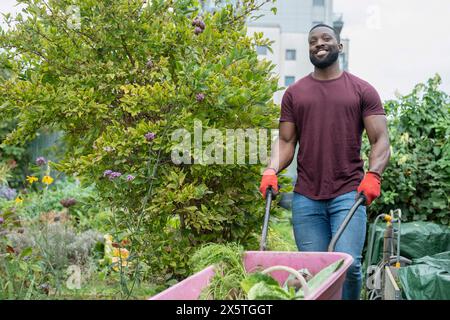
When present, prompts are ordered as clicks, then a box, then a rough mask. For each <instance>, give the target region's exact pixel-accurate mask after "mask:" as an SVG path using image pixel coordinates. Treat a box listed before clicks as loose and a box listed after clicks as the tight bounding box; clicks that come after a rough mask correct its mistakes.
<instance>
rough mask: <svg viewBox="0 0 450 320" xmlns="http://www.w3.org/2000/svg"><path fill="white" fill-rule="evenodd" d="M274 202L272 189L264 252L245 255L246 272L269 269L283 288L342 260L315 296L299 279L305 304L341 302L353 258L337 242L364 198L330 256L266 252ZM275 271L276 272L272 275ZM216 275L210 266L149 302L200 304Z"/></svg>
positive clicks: (316, 291)
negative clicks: (303, 272)
mask: <svg viewBox="0 0 450 320" xmlns="http://www.w3.org/2000/svg"><path fill="white" fill-rule="evenodd" d="M271 201H272V192H271V190H270V189H269V190H268V193H267V196H266V214H265V217H264V226H263V232H262V237H261V244H260V250H261V251H246V252H245V253H244V257H243V262H244V267H245V269H246V271H247V272H253V271H256V270H261V269H266V271H268V272H269V273H270V274H271V276H272V277H273V278H274V279H275V280H277V281H278V283H279V284H280V285H283V284H284V282H285V281H286V279H287V278H288V276H289V274H290V273H293V274H295V270H299V269H303V268H306V269H308V270H309V271H310V272H311V273H312V274H313V275H314V274H316V273H318V272H319V271H320V270H322V269H323V268H325V267H327V266H329V265H330V264H332V263H334V262H336V261H338V260H340V259H343V260H344V263H343V265H342V266H341V267H340V268H339V269H338V270H337V271H336V272H334V273H333V274H332V275H331V276H330V277H329V278H328V279H327V280H326V281H324V282H323V283H322V284H321V285H320V286H319V287H318V288H316V289H315V290H314V291H312V292H309V290H308V287H307V284H305V282H304V279H302V277H301V275H299V276H298V278H299V280H301V282H302V284H303V286H302V287H303V290H304V292H305V298H304V300H340V299H341V297H342V286H343V283H344V281H345V276H346V272H347V270H348V268H349V267H350V265H351V264H352V262H353V258H352V257H351V256H350V255H349V254H346V253H342V252H333V251H334V247H335V245H336V242H337V240H338V239H339V237H340V236H341V235H342V233H343V232H344V230H345V227H346V226H347V225H348V223H349V221H350V219H351V218H352V216H353V214H354V213H355V211H356V209H357V208H358V207H359V206H360V205H361V204H362V203H364V202H365V197H364V195H361V196H360V197H359V198H358V199H357V200H356V202H355V204H354V205H353V207H352V208H351V209H350V211H349V213H348V214H347V216H346V217H345V219H344V221H343V223H342V225H341V226H340V227H339V229H338V231H337V232H336V234H335V235H334V237H333V239H332V240H331V242H330V245H329V247H328V252H290V251H264V250H265V248H266V237H267V229H268V223H269V215H270V205H271ZM278 266H283V267H285V268H284V269H285V270H280V269H279V268H278ZM272 267H274V269H275V270H273V271H272V270H271V269H272ZM214 275H215V271H214V266H209V267H208V268H205V269H203V270H202V271H199V272H197V273H196V274H194V275H192V276H190V277H188V278H186V279H185V280H183V281H181V282H179V283H177V284H176V285H174V286H172V287H170V288H168V289H166V290H164V291H162V292H161V293H159V294H157V295H155V296H153V297H151V298H150V300H197V299H198V298H199V296H200V294H201V292H202V290H203V289H204V288H205V287H207V286H208V284H209V282H210V280H211V279H212V277H213V276H214Z"/></svg>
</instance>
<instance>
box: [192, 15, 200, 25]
mask: <svg viewBox="0 0 450 320" xmlns="http://www.w3.org/2000/svg"><path fill="white" fill-rule="evenodd" d="M199 22H200V19H199V18H198V17H196V18H195V19H194V20H192V26H193V27H198V23H199Z"/></svg>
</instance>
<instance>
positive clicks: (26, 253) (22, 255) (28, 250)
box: [20, 247, 33, 258]
mask: <svg viewBox="0 0 450 320" xmlns="http://www.w3.org/2000/svg"><path fill="white" fill-rule="evenodd" d="M32 252H33V249H32V248H31V247H28V248H25V249H23V250H22V252H21V253H20V258H25V257H28V256H30V255H31V253H32Z"/></svg>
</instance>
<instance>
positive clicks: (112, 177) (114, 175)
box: [108, 172, 122, 180]
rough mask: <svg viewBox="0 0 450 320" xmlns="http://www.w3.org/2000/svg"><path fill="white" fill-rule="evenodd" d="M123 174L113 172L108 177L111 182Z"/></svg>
mask: <svg viewBox="0 0 450 320" xmlns="http://www.w3.org/2000/svg"><path fill="white" fill-rule="evenodd" d="M121 175H122V174H121V173H120V172H111V174H110V175H109V176H108V178H109V180H114V179H116V178H118V177H120V176H121Z"/></svg>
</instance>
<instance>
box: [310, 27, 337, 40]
mask: <svg viewBox="0 0 450 320" xmlns="http://www.w3.org/2000/svg"><path fill="white" fill-rule="evenodd" d="M319 27H325V28H328V29H331V30H333V32H334V35H335V36H336V39H337V42H338V43H341V37H340V36H339V33H338V32H337V31H336V29H335V28H333V27H332V26H329V25H327V24H325V23H319V24H316V25H315V26H314V27H312V28H311V30H309V33H311V31H313V30H314V29H316V28H319Z"/></svg>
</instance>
